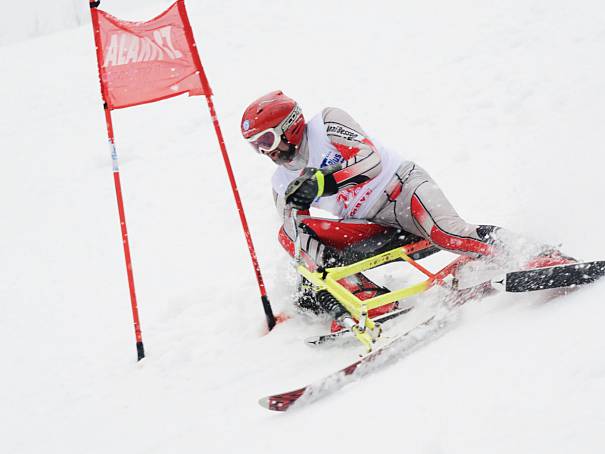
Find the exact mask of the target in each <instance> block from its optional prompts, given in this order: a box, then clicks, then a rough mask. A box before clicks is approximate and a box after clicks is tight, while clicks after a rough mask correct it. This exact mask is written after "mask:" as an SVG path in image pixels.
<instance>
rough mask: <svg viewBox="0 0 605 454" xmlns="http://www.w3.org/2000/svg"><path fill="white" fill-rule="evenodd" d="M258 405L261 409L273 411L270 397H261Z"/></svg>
mask: <svg viewBox="0 0 605 454" xmlns="http://www.w3.org/2000/svg"><path fill="white" fill-rule="evenodd" d="M258 403H259V404H260V406H261V407H263V408H266V409H267V410H271V407H270V405H269V398H268V397H261V398H260V399H258Z"/></svg>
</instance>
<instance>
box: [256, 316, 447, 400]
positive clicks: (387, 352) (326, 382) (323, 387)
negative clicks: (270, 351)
mask: <svg viewBox="0 0 605 454" xmlns="http://www.w3.org/2000/svg"><path fill="white" fill-rule="evenodd" d="M448 314H449V313H448ZM448 322H449V317H448V316H445V317H440V316H439V315H438V314H433V315H431V316H430V317H428V318H427V319H425V320H424V321H423V322H422V323H420V324H419V325H416V326H415V327H414V328H411V329H410V330H408V331H406V332H404V333H402V334H399V335H398V336H396V337H394V338H393V339H391V340H390V341H388V342H387V343H386V344H384V345H382V346H381V347H379V348H377V349H376V350H374V351H373V352H371V353H369V354H367V355H365V356H363V357H361V359H359V360H357V361H355V362H354V363H352V364H350V365H348V366H347V367H345V368H343V369H340V370H339V371H338V372H334V373H331V374H329V375H326V376H325V377H323V378H322V379H320V380H319V381H317V382H315V383H313V384H311V385H307V386H303V387H302V388H298V389H295V390H293V391H289V392H285V393H280V394H274V395H272V396H268V397H263V398H262V399H260V400H259V401H258V403H259V404H260V405H261V406H263V407H265V408H266V409H268V410H273V411H286V410H288V409H290V408H291V407H292V405H293V404H295V403H298V404H301V403H303V402H304V403H310V402H313V401H315V400H317V399H319V398H320V397H322V396H324V395H325V394H328V393H330V392H332V391H336V390H338V389H340V388H342V387H343V386H344V385H346V384H347V383H348V382H350V381H352V380H353V379H354V378H357V377H360V376H362V375H364V374H365V373H367V372H369V371H371V370H372V368H371V367H370V365H372V366H378V365H379V364H382V363H385V362H386V361H388V360H389V359H390V358H393V357H394V356H395V354H401V352H402V351H405V352H409V351H410V350H411V349H412V348H414V347H416V346H418V345H419V344H420V343H421V342H422V341H423V340H424V339H427V338H431V339H432V338H433V336H432V334H434V333H436V332H438V331H441V330H443V328H444V327H445V326H447V325H449V323H448Z"/></svg>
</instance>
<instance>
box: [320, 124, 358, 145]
mask: <svg viewBox="0 0 605 454" xmlns="http://www.w3.org/2000/svg"><path fill="white" fill-rule="evenodd" d="M326 132H327V133H328V135H329V136H336V137H342V138H343V139H346V140H354V141H355V142H361V141H362V140H364V139H365V137H364V136H362V135H361V134H359V133H358V132H357V131H355V130H354V129H351V128H348V127H346V126H343V125H341V124H339V123H332V122H327V123H326Z"/></svg>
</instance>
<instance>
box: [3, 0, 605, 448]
mask: <svg viewBox="0 0 605 454" xmlns="http://www.w3.org/2000/svg"><path fill="white" fill-rule="evenodd" d="M135 3H136V2H133V1H130V2H125V1H122V2H118V1H117V0H107V1H104V2H103V7H104V8H105V9H106V10H108V11H110V12H112V13H114V14H120V13H121V11H122V10H124V11H126V10H127V9H128V7H129V8H130V9H129V11H133V10H134V12H135V13H136V11H139V14H138V15H137V14H134V13H132V14H131V13H129V16H125V17H124V18H125V19H140V20H143V19H146V18H149V17H152V16H153V15H155V14H157V13H158V12H160V11H161V9H162V8H164V7H165V6H167V5H168V4H169V2H159V6H157V9H156V8H150V7H149V5H147V6H146V8H145V9H143V10H141V9H138V10H137V8H136V7H135V6H133V5H135ZM188 6H189V11H190V15H191V21H192V24H193V27H194V31H195V34H196V37H197V41H198V45H199V48H200V52H201V56H202V60H203V62H204V64H205V66H206V71H207V73H208V77H209V79H210V82H211V84H212V86H213V89H214V91H215V104H216V107H217V111H218V115H219V117H220V120H221V122H222V127H223V131H224V134H225V138H226V143H227V146H228V148H229V150H230V154H231V157H232V161H233V166H234V170H235V173H236V177H237V179H238V182H239V187H240V193H241V196H242V199H243V203H244V205H245V207H246V209H247V214H248V218H249V223H250V227H251V230H252V233H253V238H254V241H255V245H256V247H257V252H258V255H259V260H260V263H261V266H262V270H263V273H264V277H265V280H266V282H267V287H268V291H269V296H270V299H271V301H272V304H273V306H274V309H275V311H276V312H280V311H285V312H287V313H290V314H292V315H294V311H293V308H292V305H291V302H290V294H291V292H292V287H293V282H294V275H293V272H292V271H291V269H290V267H289V261H288V259H287V257H286V256H285V254H284V253H283V252H282V251H281V248H280V246H279V245H278V244H277V242H276V240H275V238H276V231H277V228H278V219H277V216H276V215H275V214H274V209H273V206H272V204H273V202H272V198H271V191H270V187H269V179H270V175H271V172H272V171H273V164H271V163H270V162H269V161H268V160H266V159H263V158H261V157H259V156H257V155H255V154H254V153H252V152H251V150H250V148H249V147H248V146H247V145H246V144H245V143H243V142H242V140H241V139H240V137H239V130H238V128H239V120H240V115H241V112H242V110H243V108H244V107H245V106H246V105H247V104H248V102H250V101H251V100H252V99H254V98H255V97H257V96H259V95H261V94H264V93H265V92H267V91H270V90H273V89H276V88H281V89H283V90H284V91H286V93H288V94H290V95H291V96H293V97H295V98H296V99H298V100H299V101H300V103H301V104H302V106H303V108H304V110H305V112H307V114H308V116H309V117H310V116H311V115H312V114H313V113H315V112H317V111H319V110H320V109H321V108H322V107H325V106H339V107H342V108H344V109H345V110H347V111H349V112H350V113H351V114H352V115H353V116H354V117H355V118H357V119H358V121H359V122H360V123H361V124H362V125H364V126H366V127H367V129H369V130H371V131H373V132H374V133H375V134H376V135H377V136H379V137H380V138H381V140H382V141H383V142H385V143H387V144H391V145H395V146H397V147H398V148H399V149H400V150H401V153H402V154H403V155H404V156H406V157H407V158H409V159H412V160H415V161H417V162H418V163H420V164H421V165H423V166H424V167H425V168H427V169H428V170H429V171H430V172H431V173H432V175H433V176H434V177H435V179H436V180H437V181H438V182H439V183H440V185H441V186H442V187H443V189H444V191H445V192H446V193H447V194H448V196H449V198H450V199H451V200H452V202H453V203H454V205H455V206H456V207H457V208H458V210H459V212H460V213H461V214H462V215H463V216H464V217H466V218H467V219H468V220H469V221H472V222H477V223H494V224H499V225H503V226H506V227H508V228H510V229H513V230H516V231H518V232H521V233H524V234H527V235H531V236H533V237H535V238H540V239H542V240H543V241H546V242H550V243H554V244H558V243H562V244H563V248H564V250H565V251H566V252H568V253H569V254H572V255H574V256H576V257H579V258H582V259H586V260H590V259H598V258H603V257H604V256H605V235H603V234H602V225H603V224H604V222H605V214H603V208H602V200H603V197H604V195H605V191H604V190H603V183H602V179H603V175H604V172H603V166H604V164H605V158H604V156H603V151H602V148H603V143H604V142H605V128H604V127H603V120H604V119H605V107H604V106H605V90H604V88H603V81H604V80H605V64H604V63H603V55H604V52H605V9H603V7H602V2H598V1H596V0H594V1H591V0H583V1H578V2H566V1H562V0H550V1H540V0H524V1H512V2H487V1H485V2H477V1H472V0H460V1H457V2H447V1H431V2H416V1H411V0H402V1H392V2H386V1H384V2H380V1H379V2H371V3H368V2H363V1H358V0H355V1H349V2H346V3H343V2H335V1H326V0H324V1H322V2H320V1H307V2H288V3H286V2H278V1H275V0H264V1H260V0H250V1H247V2H241V1H221V2H213V3H211V2H203V3H202V2H193V1H190V2H189V5H188ZM152 9H153V10H152ZM0 74H2V76H1V77H2V84H0V99H1V100H2V107H3V113H2V114H1V115H0V137H1V138H2V148H3V150H4V156H3V159H2V163H3V167H2V170H3V175H2V178H1V180H0V193H1V194H2V208H3V209H2V214H3V222H2V224H1V230H0V250H1V251H2V262H1V263H2V268H1V270H0V271H1V272H0V304H1V305H2V311H1V314H2V316H1V317H0V353H1V358H2V364H3V367H2V372H1V374H0V409H1V410H0V418H1V422H2V424H0V451H1V452H3V453H11V454H13V453H40V452H44V453H104V454H105V453H109V452H112V453H130V454H134V453H172V452H179V453H184V452H209V453H234V452H250V453H256V452H258V453H260V452H262V453H273V452H275V453H277V452H293V453H309V452H336V451H337V450H342V449H345V450H347V451H352V450H354V451H359V452H362V451H365V452H410V453H412V452H413V453H429V454H437V453H465V454H466V453H486V452H490V453H536V452H543V453H549V454H552V453H569V452H579V453H602V452H605V359H604V358H603V351H604V348H605V334H604V332H603V328H602V327H603V319H604V318H605V305H604V301H603V296H604V295H605V282H601V283H597V284H595V285H593V286H591V287H589V288H585V289H582V290H580V291H577V292H574V293H573V294H571V295H568V296H567V297H564V298H558V299H554V300H551V301H547V297H545V296H544V295H529V296H527V295H498V296H495V297H491V298H489V299H486V300H484V301H483V302H481V303H477V304H471V305H469V306H467V307H465V308H464V310H463V311H462V314H461V320H460V321H459V322H458V324H457V326H456V327H455V328H454V329H452V330H450V331H449V332H448V333H446V334H445V335H444V336H442V337H441V338H439V339H437V340H435V341H434V342H432V343H430V344H429V345H427V346H425V347H423V348H422V349H419V350H417V351H415V352H414V353H413V354H411V355H407V356H405V357H404V358H402V359H401V360H400V361H398V362H396V363H395V364H393V365H391V366H388V367H385V368H382V369H380V370H378V371H376V373H374V374H372V375H369V376H367V377H365V378H364V379H363V380H360V381H357V382H355V383H352V384H350V385H348V386H346V387H345V388H344V389H342V390H341V391H339V392H338V393H336V394H333V395H332V396H329V397H327V398H325V399H323V400H320V401H317V402H316V403H314V404H313V405H311V406H308V407H303V408H300V409H298V410H297V411H293V412H291V413H290V412H289V413H286V414H275V413H271V412H268V411H266V410H264V409H263V408H261V407H260V406H258V405H257V403H256V401H257V399H258V398H259V397H262V396H264V395H267V394H270V393H273V392H279V391H286V390H289V389H290V388H294V387H297V386H300V385H303V384H306V383H307V382H309V381H312V380H313V379H315V378H318V377H320V376H322V375H323V374H324V373H328V372H331V371H333V370H335V369H336V368H338V367H341V366H343V365H345V364H347V363H348V362H350V361H351V360H352V359H353V358H355V357H356V354H357V353H358V351H359V350H358V349H357V348H356V347H354V346H353V347H345V348H335V349H334V348H333V349H326V350H319V351H318V350H312V349H310V348H307V347H306V346H305V345H303V344H302V339H303V338H304V337H305V336H308V335H311V334H317V333H320V332H322V331H324V330H325V329H327V322H326V321H313V320H308V319H306V318H302V317H299V316H294V317H293V318H292V319H290V320H289V321H287V322H286V323H284V324H281V325H279V326H278V327H277V328H276V329H275V330H274V331H273V332H272V333H271V334H269V335H266V336H263V335H262V332H263V324H264V317H263V313H262V310H261V306H260V300H259V297H258V290H257V287H256V282H255V278H254V274H253V273H252V270H251V267H250V261H249V257H248V255H247V250H246V247H245V242H244V238H243V235H242V233H241V229H240V226H239V220H238V217H237V213H236V211H235V209H234V203H233V200H232V195H231V192H230V189H229V187H228V184H227V179H226V173H225V171H224V167H223V164H222V161H221V157H220V153H219V150H218V146H217V143H216V138H215V137H214V135H213V130H212V126H211V121H210V118H209V115H208V113H207V109H206V107H205V102H204V101H203V99H200V98H178V99H172V100H168V101H164V102H161V103H157V104H153V105H147V106H142V107H138V108H132V109H127V110H124V111H117V112H115V113H114V122H115V131H116V136H117V146H118V152H119V154H120V158H121V160H120V164H121V174H122V184H123V190H124V197H125V201H126V214H127V219H128V228H129V233H130V241H131V247H132V254H133V266H134V273H135V280H136V286H137V294H138V299H139V304H140V313H141V321H142V328H143V337H144V341H145V347H146V349H147V358H146V359H145V360H144V361H142V362H140V363H137V362H136V361H135V358H136V354H135V349H134V336H133V330H132V322H131V314H130V305H129V297H128V287H127V283H126V276H125V273H124V264H123V253H122V247H121V239H120V231H119V225H118V220H117V210H116V204H115V194H114V188H113V180H112V176H111V162H110V158H109V153H108V149H107V145H106V131H105V126H104V119H103V112H102V109H101V105H100V95H99V85H98V77H97V73H96V62H95V53H94V46H93V40H92V32H91V30H90V27H89V24H85V25H84V26H82V27H80V28H76V29H72V30H65V31H62V32H58V33H54V34H51V35H47V36H45V37H43V38H37V39H35V40H30V41H23V42H20V43H14V44H10V45H5V46H2V47H0ZM385 279H386V280H387V281H389V279H390V278H389V276H386V277H385ZM391 279H392V278H391Z"/></svg>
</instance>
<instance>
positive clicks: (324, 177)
mask: <svg viewBox="0 0 605 454" xmlns="http://www.w3.org/2000/svg"><path fill="white" fill-rule="evenodd" d="M339 169H340V166H339V165H338V166H331V167H326V168H324V169H316V168H315V167H305V168H304V169H303V171H302V173H301V174H300V176H299V177H298V178H296V179H294V180H293V181H292V182H291V183H290V184H289V185H288V188H287V189H286V194H285V196H286V204H287V205H290V206H291V207H292V208H296V209H298V210H308V209H309V207H310V206H311V204H312V203H313V201H314V200H315V199H317V198H319V197H321V196H323V195H333V194H336V192H338V186H337V185H336V181H335V180H334V177H333V176H332V174H333V173H334V172H336V171H337V170H339Z"/></svg>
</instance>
